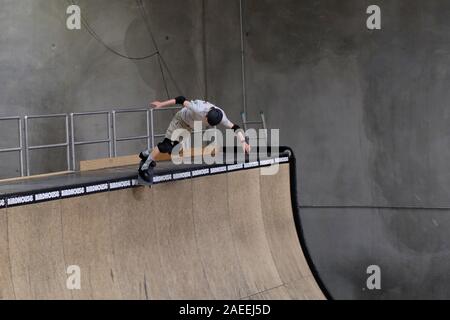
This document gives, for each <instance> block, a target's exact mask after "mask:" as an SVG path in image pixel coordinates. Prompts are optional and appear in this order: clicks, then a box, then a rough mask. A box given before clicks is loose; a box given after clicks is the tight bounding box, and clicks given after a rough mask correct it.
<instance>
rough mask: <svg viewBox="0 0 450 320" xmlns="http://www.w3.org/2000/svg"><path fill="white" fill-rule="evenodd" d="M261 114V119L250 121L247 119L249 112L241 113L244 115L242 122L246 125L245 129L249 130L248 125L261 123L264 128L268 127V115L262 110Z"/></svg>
mask: <svg viewBox="0 0 450 320" xmlns="http://www.w3.org/2000/svg"><path fill="white" fill-rule="evenodd" d="M260 116H261V121H248V120H247V114H246V113H245V112H242V113H241V117H242V124H243V125H244V131H247V128H248V125H249V124H250V125H254V124H256V125H260V126H262V128H263V129H267V126H266V117H265V116H264V112H262V111H261V112H260Z"/></svg>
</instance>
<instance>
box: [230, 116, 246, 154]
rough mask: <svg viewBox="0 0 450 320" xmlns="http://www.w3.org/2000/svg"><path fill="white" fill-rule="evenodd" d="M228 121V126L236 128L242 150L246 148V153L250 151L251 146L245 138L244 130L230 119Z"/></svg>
mask: <svg viewBox="0 0 450 320" xmlns="http://www.w3.org/2000/svg"><path fill="white" fill-rule="evenodd" d="M228 122H229V124H228V125H227V127H228V128H229V129H232V130H234V132H235V134H236V136H237V138H238V139H239V141H240V142H241V145H242V150H244V152H246V153H250V151H251V147H250V145H249V144H248V143H247V141H246V140H245V136H244V131H243V130H242V129H241V128H240V127H239V126H238V125H236V124H233V123H232V122H231V121H228Z"/></svg>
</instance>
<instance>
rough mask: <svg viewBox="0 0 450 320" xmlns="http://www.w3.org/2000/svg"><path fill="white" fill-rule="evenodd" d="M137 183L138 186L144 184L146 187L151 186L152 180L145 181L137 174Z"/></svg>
mask: <svg viewBox="0 0 450 320" xmlns="http://www.w3.org/2000/svg"><path fill="white" fill-rule="evenodd" d="M138 184H139V185H140V186H146V187H151V186H152V185H153V183H152V182H147V181H145V180H144V179H142V178H141V176H140V175H139V174H138Z"/></svg>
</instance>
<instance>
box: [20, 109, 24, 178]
mask: <svg viewBox="0 0 450 320" xmlns="http://www.w3.org/2000/svg"><path fill="white" fill-rule="evenodd" d="M22 131H23V128H22V119H20V118H19V141H20V142H19V148H20V151H19V156H20V176H22V177H23V176H25V170H24V169H25V168H24V162H23V132H22Z"/></svg>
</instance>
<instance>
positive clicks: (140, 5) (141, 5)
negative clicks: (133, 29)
mask: <svg viewBox="0 0 450 320" xmlns="http://www.w3.org/2000/svg"><path fill="white" fill-rule="evenodd" d="M136 3H137V6H138V8H139V11H140V13H141V17H142V20H144V24H145V27H146V28H147V32H148V34H149V35H150V38H151V40H152V42H153V46H154V47H155V49H156V51H157V52H158V65H159V70H160V72H161V77H162V80H163V83H164V89H165V90H166V95H167V99H170V92H169V86H168V84H167V81H166V76H165V74H164V68H163V65H162V63H161V53H160V51H159V48H158V43H157V42H156V39H155V36H154V35H153V31H152V28H151V26H150V23H149V22H148V20H147V11H146V10H145V7H144V3H143V2H142V0H136Z"/></svg>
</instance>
